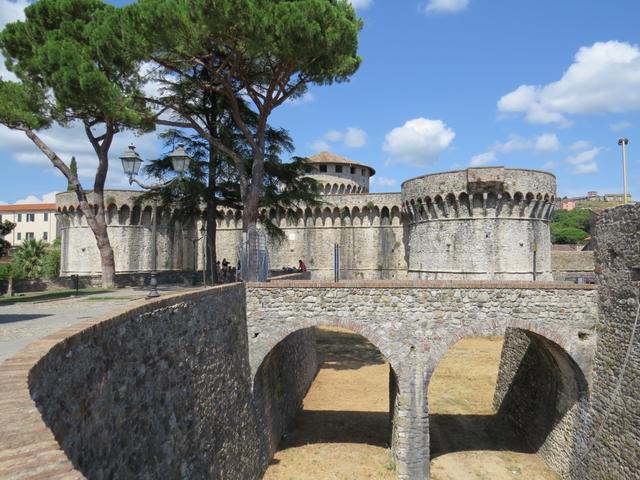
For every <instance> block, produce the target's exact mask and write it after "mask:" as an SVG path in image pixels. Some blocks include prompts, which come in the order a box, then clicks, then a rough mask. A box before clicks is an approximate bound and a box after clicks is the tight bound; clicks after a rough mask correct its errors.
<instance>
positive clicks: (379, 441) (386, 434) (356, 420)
mask: <svg viewBox="0 0 640 480" xmlns="http://www.w3.org/2000/svg"><path fill="white" fill-rule="evenodd" d="M390 435H391V425H390V422H389V414H388V413H386V412H339V411H330V410H303V411H302V412H300V413H299V414H298V416H297V417H296V420H295V422H294V425H293V426H292V427H291V428H290V429H289V431H288V433H287V435H286V437H285V438H284V439H283V441H282V443H281V444H280V449H285V448H291V447H299V446H302V445H308V444H313V443H366V444H368V445H374V446H377V447H385V448H386V447H388V446H389V438H390Z"/></svg>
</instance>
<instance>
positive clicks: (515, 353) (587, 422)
mask: <svg viewBox="0 0 640 480" xmlns="http://www.w3.org/2000/svg"><path fill="white" fill-rule="evenodd" d="M311 161H312V163H313V164H314V165H316V166H317V170H316V172H315V173H314V175H316V176H317V178H319V179H320V180H323V189H324V192H325V193H324V197H323V198H324V200H325V204H323V206H322V207H319V208H314V209H309V208H306V207H305V208H302V207H301V209H300V212H299V213H301V215H300V221H299V222H298V223H297V224H295V225H289V224H287V223H286V221H285V220H284V219H285V218H286V216H283V215H281V213H282V212H277V211H272V212H268V214H269V215H270V217H271V219H272V221H274V222H278V223H279V224H280V225H281V226H282V227H283V228H284V229H285V233H286V240H285V241H284V242H283V243H281V244H279V245H278V244H275V243H274V244H272V245H271V246H270V247H271V249H272V250H271V258H272V264H273V265H275V266H277V265H278V264H279V263H280V262H282V263H283V264H285V265H291V264H292V263H294V262H295V261H296V260H297V258H304V259H305V260H307V261H308V263H309V264H310V266H311V267H312V269H313V274H314V276H317V278H315V279H312V280H313V281H308V280H302V281H300V280H296V279H295V278H291V277H287V276H285V277H283V278H274V279H273V280H272V281H271V282H263V283H235V284H231V285H224V286H217V287H213V288H208V289H198V290H196V291H193V292H188V293H177V294H173V295H171V294H168V295H164V296H162V297H160V298H159V299H155V300H142V301H140V302H139V303H136V304H133V305H131V306H129V307H128V308H127V309H125V310H122V311H117V312H115V313H114V314H112V315H110V316H107V317H103V318H91V319H88V320H86V321H83V322H81V323H78V324H76V325H74V326H72V327H70V328H68V329H65V330H61V331H59V332H57V333H56V334H54V335H52V336H50V337H48V338H46V339H43V340H41V341H38V342H34V343H33V344H31V345H30V346H29V347H27V348H26V349H25V350H23V351H22V352H21V353H20V354H19V355H17V356H16V357H14V358H13V359H9V360H8V361H7V362H5V363H3V364H2V365H0V393H2V394H3V395H5V396H6V404H7V405H9V408H6V409H0V438H3V439H7V440H4V441H3V442H0V476H3V475H4V476H3V478H5V477H6V478H10V479H18V478H45V477H46V478H210V477H214V478H224V479H231V480H236V479H237V480H247V479H248V480H254V479H255V480H257V479H259V478H262V476H263V474H264V471H265V469H266V468H267V465H268V464H269V462H270V460H271V458H272V456H273V453H274V451H275V450H276V448H277V445H278V443H279V440H280V439H281V438H282V435H283V434H284V433H285V432H286V429H287V426H288V425H290V424H291V420H292V419H293V418H294V416H295V414H296V412H297V411H298V410H299V408H300V405H301V403H302V400H303V398H304V396H305V393H306V392H307V390H308V388H309V386H310V385H311V382H312V381H313V379H314V377H315V374H316V372H317V371H318V366H319V364H318V358H317V355H316V343H315V330H314V328H313V327H316V326H337V327H342V328H347V329H349V330H351V331H353V332H355V333H357V334H359V335H362V336H363V337H365V338H366V339H367V340H369V341H370V342H371V343H372V344H374V345H375V346H376V347H377V348H378V349H379V351H380V352H381V354H382V355H383V356H384V357H385V359H386V360H387V361H388V363H389V368H390V371H389V414H390V419H391V424H390V425H391V435H390V447H391V454H392V458H393V461H394V465H395V473H396V476H397V478H398V479H399V480H418V479H426V480H428V479H429V475H430V471H429V469H430V460H431V456H432V455H431V453H432V452H431V446H432V439H431V430H430V423H431V421H432V420H433V419H432V418H431V414H430V409H429V389H428V386H429V382H430V380H431V377H432V375H433V372H434V370H435V368H436V366H437V365H438V363H439V362H440V360H441V358H442V357H443V355H444V354H445V353H446V352H447V351H448V350H449V349H450V348H451V347H452V346H453V345H454V344H455V343H456V342H457V341H459V340H460V339H462V338H465V337H471V336H496V335H498V336H504V344H503V350H502V354H501V360H500V367H499V372H498V379H497V384H496V390H495V395H494V402H493V403H494V411H495V416H491V417H492V418H494V417H496V416H497V417H500V418H502V419H504V420H506V421H507V422H508V423H509V424H510V426H511V427H513V429H514V431H515V432H517V433H518V435H519V436H520V437H521V438H522V439H523V440H525V442H526V444H527V445H528V447H529V448H530V450H531V453H534V452H535V453H537V454H538V455H540V457H541V458H542V459H543V460H544V461H545V462H546V464H547V465H548V466H549V467H550V468H551V469H553V470H554V471H555V472H556V473H557V474H558V475H559V476H560V477H561V478H564V479H570V480H581V479H588V480H603V479H614V478H615V479H620V480H636V479H637V478H638V475H637V473H638V469H639V468H640V458H639V456H638V453H639V452H640V450H639V449H638V445H640V417H638V415H637V412H638V411H639V409H640V398H639V396H638V382H637V379H638V378H640V349H638V348H637V341H638V340H637V338H638V335H637V330H638V324H639V319H640V317H639V315H640V293H639V292H640V290H639V288H640V250H639V248H638V247H639V246H640V205H627V206H624V207H618V208H615V209H608V210H605V212H604V213H603V214H602V215H601V216H600V217H599V218H598V219H597V221H596V224H595V227H594V232H595V234H594V243H595V246H594V248H595V250H594V251H595V257H596V268H595V273H596V275H597V277H598V285H576V284H571V283H568V282H550V281H546V280H547V279H550V278H551V276H552V273H551V266H550V255H549V250H550V242H549V229H548V220H549V216H550V215H551V213H552V210H553V204H554V200H555V198H554V197H555V186H556V185H555V178H554V177H553V175H550V174H548V173H544V172H537V171H531V170H511V169H505V168H495V167H493V168H481V169H468V170H464V171H458V172H448V173H442V174H434V175H425V176H423V177H418V178H415V179H412V180H408V181H406V182H404V184H403V185H402V192H401V193H388V194H384V193H382V194H370V193H369V192H368V184H369V177H370V176H371V175H373V174H374V173H375V172H374V171H373V169H371V168H369V167H366V166H365V165H361V164H358V163H356V162H350V161H347V160H345V159H341V158H339V157H335V156H332V155H330V154H321V155H319V156H316V157H313V158H312V159H311ZM337 167H339V168H337ZM334 173H335V175H333V174H334ZM354 189H355V193H354ZM341 191H342V193H340V192H341ZM347 192H348V193H347ZM136 195H137V194H135V193H131V192H109V193H107V195H106V197H107V204H108V216H109V228H110V229H111V230H110V233H111V234H112V242H113V245H114V249H115V251H116V262H117V269H118V271H119V272H120V273H131V272H137V271H148V270H149V267H150V265H149V263H150V259H149V258H148V254H149V253H150V252H149V251H148V250H147V249H148V248H150V245H151V241H150V240H151V238H150V231H151V230H150V228H149V226H150V224H151V222H152V219H153V217H152V215H153V214H154V208H153V207H152V206H151V205H147V204H138V203H136V202H135V201H134V200H135V196H136ZM72 200H73V197H72V196H70V195H69V194H59V195H58V197H57V203H58V209H59V215H60V220H61V222H62V225H63V227H62V228H63V230H62V231H63V259H62V262H63V270H64V272H65V273H66V274H70V273H79V274H90V273H92V272H94V271H96V270H97V265H96V264H92V263H91V262H92V261H93V260H92V256H93V257H97V255H95V252H92V250H91V248H95V247H93V239H92V236H91V235H89V232H88V231H87V227H86V225H85V222H84V219H83V217H82V213H81V212H78V209H77V205H74V203H73V201H72ZM221 213H222V215H221V219H220V222H219V227H220V229H221V238H220V239H219V243H220V244H221V245H220V251H219V252H218V254H219V255H220V256H227V257H228V258H229V259H231V260H235V258H236V257H234V256H233V255H234V251H235V250H236V249H237V248H238V239H239V236H240V231H241V225H240V224H239V219H238V217H239V216H238V214H237V212H233V211H225V212H221ZM156 215H157V217H156V219H157V223H158V225H160V242H159V251H160V252H161V254H162V257H161V258H162V259H161V261H160V262H159V265H160V266H161V269H163V270H165V271H167V272H172V271H179V270H184V269H194V267H195V268H197V267H198V266H199V264H201V262H202V259H201V257H199V249H198V245H197V244H198V242H199V241H200V240H198V238H199V235H198V234H199V228H198V227H199V225H197V224H195V223H190V224H182V223H181V222H179V221H178V218H177V216H176V215H175V213H174V212H172V211H170V210H166V209H162V208H161V209H158V210H157V212H156ZM334 243H339V244H340V245H341V246H342V252H343V255H344V256H343V259H342V260H343V265H345V268H344V270H343V271H342V272H341V273H342V274H343V276H345V277H348V278H349V280H347V281H344V282H339V283H335V282H327V281H323V279H326V278H327V277H328V276H330V273H332V272H331V268H330V265H331V260H332V258H331V253H332V247H333V244H334ZM148 262H149V263H148ZM385 262H386V263H385ZM534 275H535V279H536V280H540V281H531V280H533V279H534ZM296 276H297V277H300V276H301V275H294V277H296ZM362 279H364V281H362ZM451 280H463V281H458V282H456V281H451ZM522 280H525V281H522ZM337 394H339V392H337ZM3 401H4V399H3ZM229 412H232V414H231V415H230V414H229ZM497 417H496V418H497ZM487 420H491V419H490V418H488V419H487ZM25 425H28V426H29V428H26V429H25V428H24V427H25ZM472 437H473V435H472V432H470V438H472ZM473 447H481V446H480V445H473V442H471V443H470V444H468V445H463V446H461V447H458V448H470V449H475V448H473ZM504 447H506V448H507V449H508V448H509V445H505V446H502V445H501V446H498V447H497V448H499V449H502V448H504Z"/></svg>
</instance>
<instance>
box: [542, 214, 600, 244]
mask: <svg viewBox="0 0 640 480" xmlns="http://www.w3.org/2000/svg"><path fill="white" fill-rule="evenodd" d="M591 215H592V214H591V211H590V210H586V209H574V210H556V211H555V212H554V213H553V218H552V220H551V238H552V242H553V243H560V244H576V243H581V242H582V241H584V239H585V238H587V237H588V236H589V235H590V232H591Z"/></svg>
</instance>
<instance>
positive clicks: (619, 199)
mask: <svg viewBox="0 0 640 480" xmlns="http://www.w3.org/2000/svg"><path fill="white" fill-rule="evenodd" d="M594 202H607V203H608V202H611V203H623V202H624V194H622V193H605V194H604V195H598V192H596V191H591V192H587V195H586V196H584V197H571V198H563V199H558V201H557V205H556V206H557V208H560V209H561V210H573V209H574V208H582V207H586V208H591V205H589V204H590V203H594ZM627 202H629V203H632V202H633V200H631V194H629V193H627Z"/></svg>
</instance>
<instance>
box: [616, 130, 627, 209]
mask: <svg viewBox="0 0 640 480" xmlns="http://www.w3.org/2000/svg"><path fill="white" fill-rule="evenodd" d="M618 145H620V146H621V147H622V183H623V185H624V192H623V195H624V197H623V200H622V202H623V204H624V205H626V204H627V145H629V139H628V138H621V139H619V140H618Z"/></svg>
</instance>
